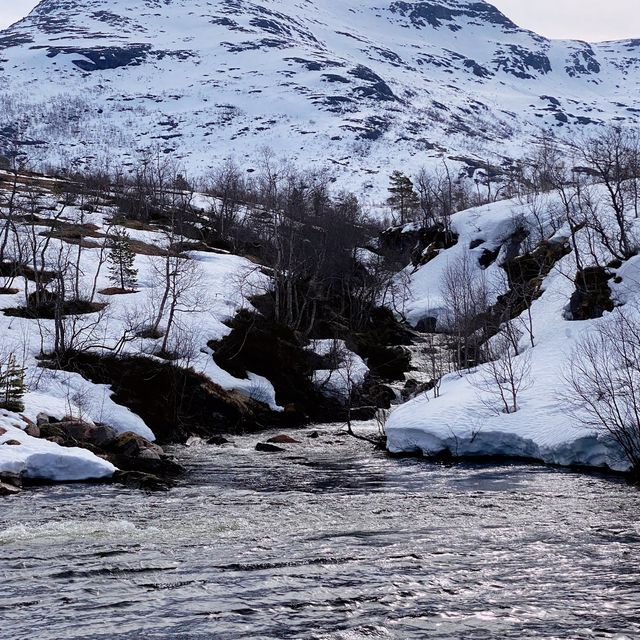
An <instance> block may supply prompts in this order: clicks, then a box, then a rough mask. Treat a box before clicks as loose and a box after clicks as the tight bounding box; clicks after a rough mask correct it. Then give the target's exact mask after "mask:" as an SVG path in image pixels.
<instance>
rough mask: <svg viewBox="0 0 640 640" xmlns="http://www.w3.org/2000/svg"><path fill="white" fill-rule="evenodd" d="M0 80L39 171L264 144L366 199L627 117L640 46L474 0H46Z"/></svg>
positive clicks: (12, 43) (197, 160)
mask: <svg viewBox="0 0 640 640" xmlns="http://www.w3.org/2000/svg"><path fill="white" fill-rule="evenodd" d="M0 80H2V82H3V84H4V86H5V87H6V89H5V90H4V91H2V92H1V94H0V100H2V101H3V106H4V115H3V116H0V140H2V139H3V140H4V144H5V146H6V145H7V144H8V142H9V141H10V140H11V139H14V140H15V139H20V140H21V141H22V142H29V143H42V144H39V145H38V144H37V145H35V146H36V148H37V149H38V151H37V154H39V155H41V156H42V157H43V158H46V160H47V161H48V162H50V163H53V164H58V165H64V164H70V163H71V164H73V162H77V161H79V162H80V163H81V164H84V165H87V164H89V165H90V164H99V163H102V164H103V163H104V162H105V161H106V160H107V159H109V158H110V159H111V161H113V158H114V157H115V158H117V159H118V160H119V161H123V162H124V163H125V164H126V163H133V162H134V160H135V157H136V155H139V154H140V152H141V151H142V149H145V148H150V147H155V148H157V149H159V150H160V151H163V152H165V153H167V154H172V155H174V156H175V157H176V158H177V159H178V160H179V161H180V162H181V163H183V164H184V165H186V167H187V168H188V169H189V170H190V171H192V172H194V173H201V172H203V171H204V170H205V169H206V167H207V166H210V165H211V164H212V163H213V162H214V161H218V160H220V159H222V158H226V157H235V158H236V160H237V161H238V162H239V164H241V165H242V166H244V167H245V168H247V169H250V168H251V167H252V166H253V165H254V164H255V162H256V157H257V156H258V155H259V153H260V150H261V149H262V148H264V147H265V146H269V147H271V148H272V149H273V151H274V152H275V153H276V154H277V155H280V156H284V157H287V158H289V159H290V160H292V161H294V162H296V163H298V164H301V165H310V164H311V165H314V164H315V165H317V164H318V163H322V164H325V165H328V166H330V167H332V170H333V171H334V172H335V173H336V176H337V179H338V180H339V181H340V182H341V183H343V184H355V185H358V186H364V187H367V186H368V187H369V188H371V189H373V190H375V186H376V184H377V183H378V182H379V181H380V179H381V177H382V176H385V177H386V175H387V174H388V172H389V171H390V170H391V169H393V168H396V167H397V166H399V165H402V166H406V167H407V168H408V169H409V170H412V169H415V168H416V167H417V166H419V164H429V163H430V162H431V163H433V162H438V161H439V160H440V159H441V158H442V157H445V158H447V157H448V158H464V159H466V160H467V161H468V162H469V161H470V163H471V164H473V159H476V160H478V159H481V158H488V157H492V158H495V159H497V160H498V161H500V160H507V159H509V158H514V157H517V155H518V154H519V152H520V151H521V149H522V147H523V145H525V144H528V143H530V142H531V141H532V140H535V139H536V137H538V136H540V135H541V134H542V133H543V132H545V131H549V130H551V131H555V132H556V133H557V134H558V135H560V136H565V137H575V136H578V135H580V133H581V132H582V131H586V130H590V129H592V128H594V127H598V126H600V125H605V124H608V123H611V122H613V123H617V124H618V125H620V126H634V125H637V124H638V123H640V109H637V108H636V107H635V106H634V99H633V96H634V95H637V93H638V90H639V89H640V39H639V40H622V41H612V42H605V43H598V44H590V43H587V42H582V41H570V40H549V39H547V38H544V37H543V36H540V35H538V34H535V33H533V32H531V31H528V30H526V29H522V28H520V27H518V26H517V25H516V24H515V23H514V22H513V21H511V20H510V19H509V18H507V17H506V16H505V15H504V14H503V13H501V12H500V11H499V10H498V9H497V8H496V7H494V6H493V5H492V4H490V3H488V2H484V1H478V0H438V1H435V0H432V1H423V2H406V1H389V0H387V1H384V0H347V1H346V2H341V3H331V2H327V3H323V5H322V6H317V5H316V4H314V3H312V2H309V1H295V0H288V1H286V2H272V1H271V0H261V1H254V2H249V1H248V0H217V1H216V2H211V1H205V0H173V1H172V2H164V1H163V2H160V1H158V0H136V1H135V2H122V1H120V0H118V1H116V2H112V3H110V7H109V10H108V11H106V10H104V6H103V3H101V2H96V1H95V0H90V1H89V2H84V3H80V2H76V1H75V0H44V1H43V2H41V3H40V4H39V5H38V6H37V7H36V8H35V9H34V10H33V11H32V12H31V14H30V15H29V16H28V17H26V18H25V19H23V20H21V21H20V22H18V23H16V24H15V25H13V26H11V27H10V28H9V29H6V30H5V31H2V32H0ZM36 84H37V86H38V90H39V92H40V93H41V94H43V95H45V96H46V97H47V99H46V100H41V101H39V102H37V101H35V100H34V99H33V98H32V97H31V96H30V93H31V88H32V87H33V86H34V85H36ZM51 121H53V122H54V125H52V124H51ZM56 127H57V128H58V129H59V130H60V131H58V132H56V131H54V130H53V129H55V128H56Z"/></svg>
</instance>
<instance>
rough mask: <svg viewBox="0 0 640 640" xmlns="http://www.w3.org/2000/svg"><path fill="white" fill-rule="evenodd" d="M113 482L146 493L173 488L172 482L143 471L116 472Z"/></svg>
mask: <svg viewBox="0 0 640 640" xmlns="http://www.w3.org/2000/svg"><path fill="white" fill-rule="evenodd" d="M112 481H113V482H115V483H117V484H122V485H124V486H125V487H129V488H130V489H143V490H144V491H168V490H169V488H170V487H171V482H169V481H168V480H166V479H164V478H159V477H158V476H156V475H153V474H152V473H144V472H142V471H116V472H115V474H114V475H113V478H112Z"/></svg>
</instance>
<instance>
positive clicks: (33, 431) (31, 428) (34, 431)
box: [24, 423, 40, 438]
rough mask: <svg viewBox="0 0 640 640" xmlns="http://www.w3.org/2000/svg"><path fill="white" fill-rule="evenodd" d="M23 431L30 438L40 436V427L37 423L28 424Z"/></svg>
mask: <svg viewBox="0 0 640 640" xmlns="http://www.w3.org/2000/svg"><path fill="white" fill-rule="evenodd" d="M24 432H25V433H26V434H27V435H28V436H31V437H32V438H39V437H40V427H39V426H38V425H37V424H33V423H31V424H28V425H27V427H26V429H25V430H24Z"/></svg>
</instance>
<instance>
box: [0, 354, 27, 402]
mask: <svg viewBox="0 0 640 640" xmlns="http://www.w3.org/2000/svg"><path fill="white" fill-rule="evenodd" d="M24 373H25V370H24V368H23V367H20V366H18V363H17V361H16V357H15V356H14V355H13V353H12V354H10V355H9V357H8V359H7V362H6V364H4V365H3V366H2V370H1V371H0V406H1V407H2V408H3V409H7V410H8V411H15V412H20V411H24V404H23V402H22V399H23V397H24V394H25V392H26V385H25V382H24Z"/></svg>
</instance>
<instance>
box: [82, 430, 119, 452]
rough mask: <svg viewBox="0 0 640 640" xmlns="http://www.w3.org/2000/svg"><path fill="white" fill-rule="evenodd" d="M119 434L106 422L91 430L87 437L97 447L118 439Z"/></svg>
mask: <svg viewBox="0 0 640 640" xmlns="http://www.w3.org/2000/svg"><path fill="white" fill-rule="evenodd" d="M117 435H118V434H117V433H116V431H115V429H112V428H111V427H109V426H108V425H106V424H101V425H97V426H96V427H94V428H93V429H90V430H89V432H88V434H87V439H88V441H89V442H90V443H91V444H93V445H94V446H96V447H106V446H107V445H108V444H109V443H110V442H112V441H113V440H115V439H116V437H117Z"/></svg>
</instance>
